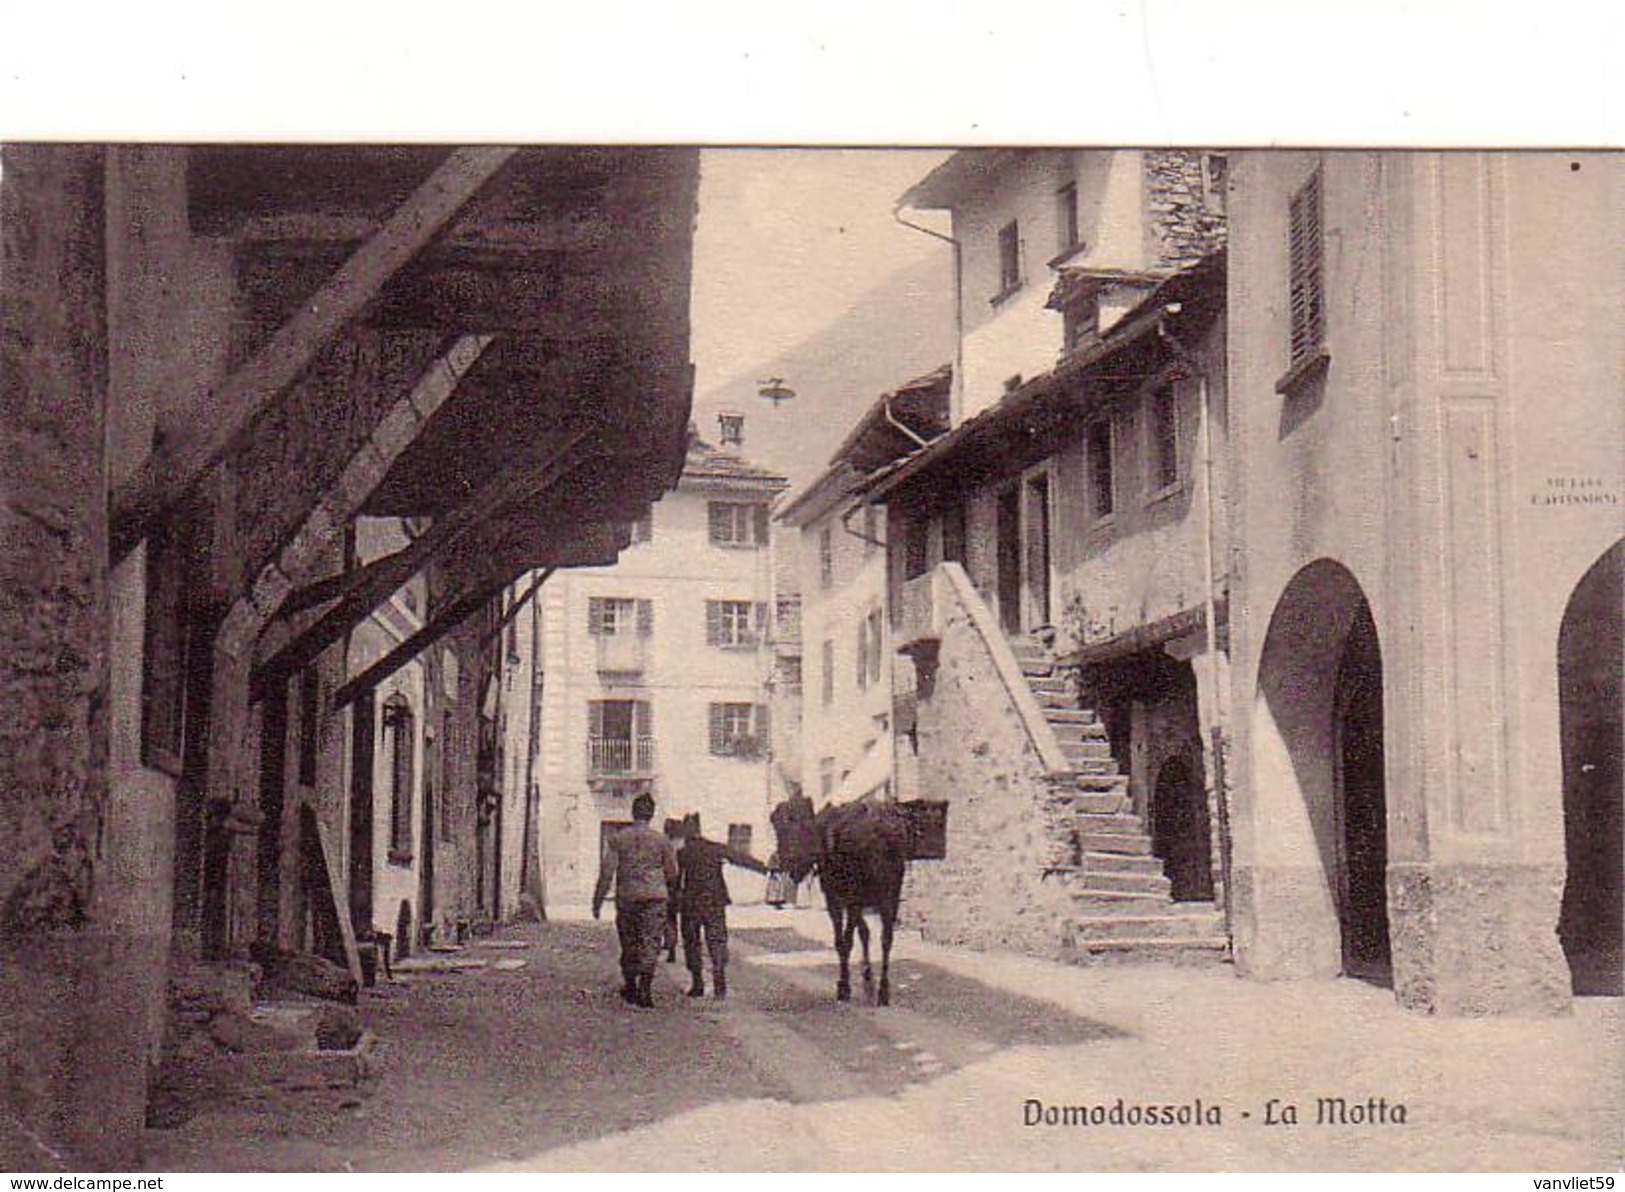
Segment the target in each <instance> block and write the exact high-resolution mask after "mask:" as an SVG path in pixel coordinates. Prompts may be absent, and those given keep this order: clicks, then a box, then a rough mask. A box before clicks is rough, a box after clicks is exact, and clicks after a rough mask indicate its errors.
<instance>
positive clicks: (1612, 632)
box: [1557, 543, 1625, 994]
mask: <svg viewBox="0 0 1625 1192" xmlns="http://www.w3.org/2000/svg"><path fill="white" fill-rule="evenodd" d="M1622 560H1625V544H1618V543H1616V544H1615V545H1614V547H1613V548H1612V549H1611V550H1609V551H1608V553H1607V554H1605V555H1603V557H1602V558H1601V559H1600V560H1598V561H1597V563H1596V564H1595V565H1594V566H1593V567H1592V568H1591V570H1590V571H1588V572H1587V573H1586V575H1585V577H1584V578H1583V579H1581V580H1580V583H1579V584H1578V585H1577V586H1576V587H1575V589H1574V594H1573V595H1572V596H1570V598H1569V603H1568V607H1567V608H1566V609H1565V610H1564V613H1563V623H1562V626H1561V628H1560V629H1559V630H1558V635H1557V690H1558V722H1559V726H1560V732H1561V734H1562V748H1563V837H1564V845H1565V853H1566V857H1567V860H1568V880H1567V881H1566V883H1565V884H1564V887H1563V909H1562V913H1561V915H1560V917H1559V919H1558V926H1557V934H1558V938H1559V939H1560V940H1562V943H1563V953H1564V955H1565V956H1566V957H1567V958H1568V963H1569V973H1570V975H1571V977H1572V979H1573V987H1574V992H1575V993H1576V994H1618V993H1621V992H1625V990H1622V988H1621V986H1622V984H1625V981H1622V978H1621V972H1620V964H1621V913H1620V899H1621V896H1622V891H1621V885H1620V868H1621V864H1622V860H1625V858H1622V852H1625V849H1622V845H1621V835H1620V832H1621V826H1622V825H1621V818H1620V804H1621V789H1620V788H1621V781H1622V776H1621V771H1620V751H1621V746H1622V744H1625V741H1622V737H1625V730H1622V727H1621V720H1620V716H1621V711H1622V709H1621V703H1620V650H1621V645H1620V591H1621V581H1622V579H1625V576H1622V574H1621V572H1622V568H1621V563H1622Z"/></svg>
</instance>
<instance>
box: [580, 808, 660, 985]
mask: <svg viewBox="0 0 1625 1192" xmlns="http://www.w3.org/2000/svg"><path fill="white" fill-rule="evenodd" d="M654 816H655V801H654V798H653V797H652V796H650V795H648V794H642V795H639V796H638V797H637V798H635V799H633V800H632V825H631V827H628V828H622V829H621V830H620V831H619V832H617V833H615V834H614V835H613V836H611V837H610V838H609V842H608V844H606V845H605V846H604V859H603V865H602V867H601V868H600V869H599V871H598V885H597V887H596V888H595V889H594V890H593V894H592V917H593V918H594V919H596V918H598V914H599V911H600V910H601V909H602V908H603V905H604V898H605V897H606V896H607V895H608V894H609V889H610V886H611V884H613V885H614V887H615V932H616V934H617V935H618V936H620V940H621V976H622V978H623V980H624V982H625V984H624V986H623V988H622V989H621V998H622V999H623V1000H624V1001H627V1002H629V1003H631V1004H632V1005H634V1006H653V1005H654V976H655V965H656V964H658V963H659V960H660V948H661V944H662V943H663V937H664V934H665V928H666V899H667V897H668V894H667V884H668V883H669V882H672V881H675V880H676V879H677V876H678V871H677V851H676V850H675V849H674V848H672V844H671V841H669V840H667V839H666V838H665V837H664V836H662V835H661V834H660V833H659V832H656V831H655V830H654V829H653V828H652V827H650V826H649V821H650V820H652V819H654Z"/></svg>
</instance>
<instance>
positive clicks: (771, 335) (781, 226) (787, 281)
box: [691, 149, 947, 394]
mask: <svg viewBox="0 0 1625 1192" xmlns="http://www.w3.org/2000/svg"><path fill="white" fill-rule="evenodd" d="M946 156H947V154H946V153H944V152H942V151H941V150H917V149H910V150H896V149H708V150H705V151H704V152H703V153H702V154H701V158H700V216H699V226H698V228H697V230H696V232H695V239H694V284H693V291H692V293H693V307H692V319H693V333H692V341H691V345H692V346H691V351H692V358H693V360H694V365H695V370H696V380H695V387H694V388H695V393H696V394H705V393H708V392H711V391H713V390H715V389H717V388H719V387H720V386H722V385H723V384H724V383H725V382H727V381H729V380H732V379H734V378H736V377H739V376H741V375H742V374H745V373H748V372H750V371H751V370H752V369H753V368H755V366H756V365H757V364H759V363H760V362H762V361H767V360H772V359H773V358H774V357H776V356H780V355H782V354H783V353H784V352H785V351H786V350H788V349H789V348H791V347H793V346H794V345H796V344H797V343H799V342H801V341H802V340H804V339H807V338H808V337H810V336H811V335H812V334H813V333H814V332H816V331H818V330H819V329H820V328H822V327H824V326H825V325H827V324H828V323H830V322H832V321H834V320H835V319H837V318H839V317H840V316H841V315H842V314H844V313H845V312H846V311H847V310H848V309H850V307H851V306H852V305H853V303H854V302H855V301H856V299H857V298H858V297H859V296H861V295H862V294H863V293H865V292H866V291H869V290H871V289H873V288H874V287H875V286H877V285H878V284H880V283H881V282H882V281H884V280H885V279H886V278H887V277H890V276H891V275H892V274H894V273H896V272H897V271H898V270H900V269H905V268H908V267H909V266H911V265H915V264H917V263H919V262H920V261H923V260H926V259H928V258H931V257H936V256H940V255H941V254H942V253H943V252H944V250H945V247H946V246H944V245H943V244H942V242H941V241H938V240H933V239H932V238H931V237H929V236H926V235H923V234H922V233H920V232H916V231H911V230H909V229H908V228H904V227H902V226H901V225H899V224H898V223H897V222H896V221H895V220H894V219H893V218H892V209H893V207H894V206H895V204H896V202H897V200H898V198H899V197H901V195H902V194H903V192H904V191H906V190H907V189H908V188H909V187H910V186H912V185H913V184H914V183H915V182H918V181H919V180H920V179H921V178H923V177H924V176H925V175H926V174H927V173H929V172H930V171H931V169H932V168H933V167H934V166H935V165H936V164H937V163H938V162H940V161H942V160H943V158H945V157H946ZM911 218H912V219H914V220H916V222H928V223H929V222H935V223H936V224H937V225H938V226H939V227H940V229H941V230H944V231H946V224H945V223H944V222H943V221H942V220H941V219H938V218H935V217H932V216H925V217H922V216H921V215H919V214H918V213H916V214H913V215H911ZM752 379H753V380H755V379H757V378H752ZM788 380H789V382H790V384H791V387H792V388H793V387H794V378H788Z"/></svg>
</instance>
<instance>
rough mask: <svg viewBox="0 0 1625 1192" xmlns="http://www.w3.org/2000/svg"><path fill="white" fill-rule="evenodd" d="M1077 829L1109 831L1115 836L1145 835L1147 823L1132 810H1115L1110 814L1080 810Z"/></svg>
mask: <svg viewBox="0 0 1625 1192" xmlns="http://www.w3.org/2000/svg"><path fill="white" fill-rule="evenodd" d="M1076 823H1077V829H1078V832H1079V833H1080V834H1083V833H1093V834H1098V833H1109V834H1111V835H1114V836H1118V835H1121V836H1144V835H1146V831H1145V824H1144V822H1143V821H1142V820H1141V819H1140V817H1139V816H1137V815H1135V814H1134V813H1133V812H1132V811H1115V812H1112V813H1111V814H1110V815H1105V814H1101V813H1098V812H1089V811H1080V812H1079V813H1078V815H1077V820H1076Z"/></svg>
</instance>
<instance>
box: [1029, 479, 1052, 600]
mask: <svg viewBox="0 0 1625 1192" xmlns="http://www.w3.org/2000/svg"><path fill="white" fill-rule="evenodd" d="M1026 489H1027V510H1026V526H1025V538H1026V543H1027V551H1026V556H1027V557H1026V563H1027V565H1026V571H1025V574H1024V575H1023V580H1024V581H1025V587H1026V591H1027V608H1026V614H1027V620H1026V624H1025V625H1024V626H1023V628H1024V629H1026V630H1027V631H1029V632H1031V631H1032V630H1034V629H1037V628H1039V627H1040V626H1042V625H1048V624H1049V623H1050V606H1049V473H1048V472H1039V473H1037V474H1036V475H1034V476H1030V477H1028V478H1027V483H1026Z"/></svg>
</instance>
